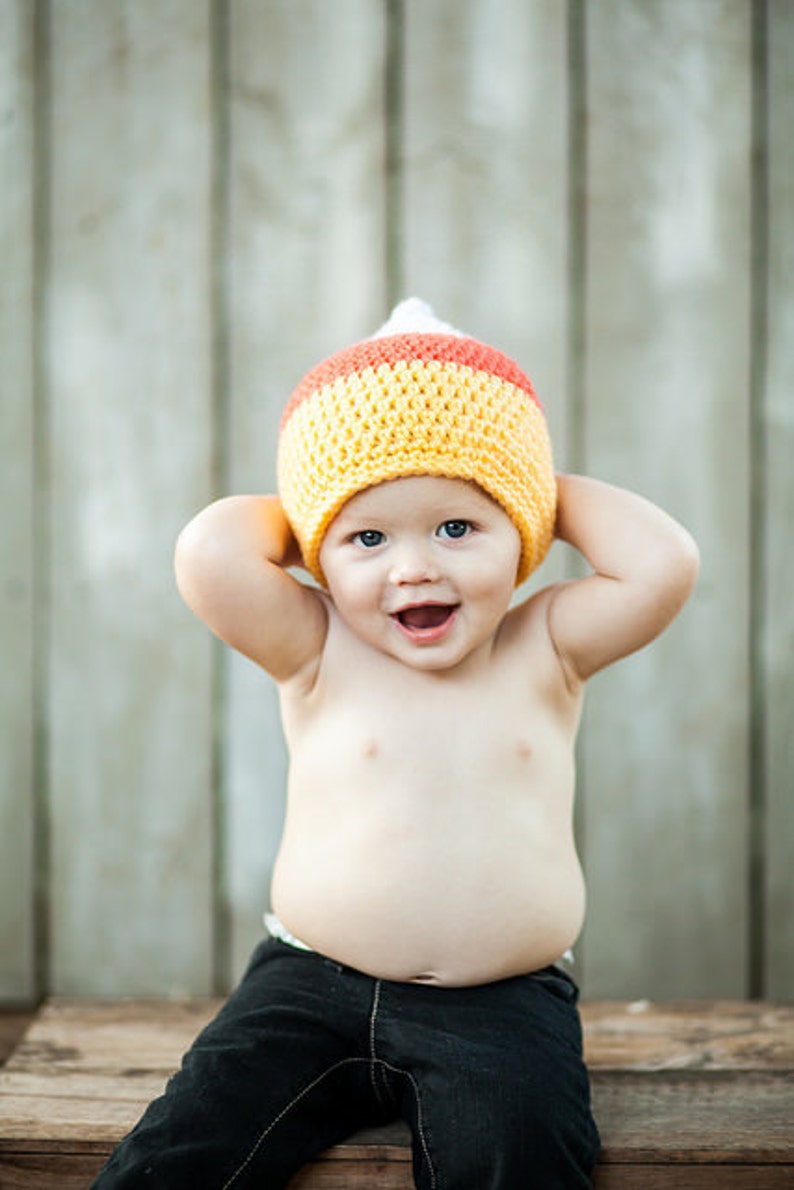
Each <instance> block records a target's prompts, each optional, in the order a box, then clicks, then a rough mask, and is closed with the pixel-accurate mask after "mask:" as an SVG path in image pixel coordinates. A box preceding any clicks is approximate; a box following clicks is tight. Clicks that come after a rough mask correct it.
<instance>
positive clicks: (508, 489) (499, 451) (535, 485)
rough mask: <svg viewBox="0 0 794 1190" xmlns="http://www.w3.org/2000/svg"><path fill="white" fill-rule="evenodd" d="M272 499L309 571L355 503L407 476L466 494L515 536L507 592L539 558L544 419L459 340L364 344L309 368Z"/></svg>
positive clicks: (523, 379) (316, 568) (316, 572)
mask: <svg viewBox="0 0 794 1190" xmlns="http://www.w3.org/2000/svg"><path fill="white" fill-rule="evenodd" d="M277 469H278V489H279V494H280V497H281V501H282V504H283V507H284V511H285V513H286V515H287V518H288V520H289V522H290V524H291V526H292V529H293V532H294V533H295V536H296V538H297V540H298V543H299V545H300V547H301V551H302V554H303V560H304V564H305V565H306V568H307V569H308V570H309V572H310V573H311V574H312V575H313V576H314V577H315V578H316V579H317V580H318V581H319V582H320V583H322V584H323V585H325V577H324V575H323V572H322V568H321V566H320V562H319V554H320V548H321V546H322V542H323V539H324V537H325V534H326V532H327V530H328V528H329V526H330V524H331V522H332V521H333V519H334V517H335V516H336V515H337V513H338V512H339V511H340V509H341V508H342V506H343V505H344V504H345V503H346V502H347V501H348V500H349V499H350V498H351V497H352V496H354V495H355V494H356V493H357V492H360V491H363V490H364V489H365V488H368V487H371V486H373V485H374V484H377V483H385V482H387V481H389V480H392V479H398V478H401V477H404V476H410V475H437V476H442V477H446V478H451V479H465V480H470V481H473V482H475V483H477V484H478V485H479V486H480V487H481V488H482V489H483V490H484V491H485V492H487V494H488V495H490V496H491V497H492V498H493V499H495V500H496V501H498V503H499V504H501V506H502V507H503V508H504V510H505V512H506V513H507V515H508V516H509V517H510V518H511V520H512V521H513V523H514V524H515V526H516V528H517V529H518V532H519V534H520V537H521V558H520V562H519V566H518V573H517V577H516V583H517V584H518V583H521V582H523V581H524V579H525V578H526V577H527V576H528V575H529V574H530V573H531V571H532V570H534V569H535V568H536V567H537V566H538V565H539V564H540V562H542V560H543V558H544V557H545V555H546V553H547V551H548V549H549V546H550V544H551V540H552V537H553V531H554V519H555V512H556V508H555V503H556V481H555V475H554V466H553V461H552V453H551V443H550V441H549V435H548V430H547V426H546V420H545V417H544V414H543V410H542V407H541V405H540V402H539V400H538V398H537V396H536V394H535V391H534V389H533V387H532V384H531V382H530V380H529V378H528V377H527V376H526V375H525V373H524V372H523V371H522V370H521V369H520V368H519V367H518V365H517V364H516V363H515V362H514V361H513V360H511V359H510V358H509V357H508V356H506V355H504V354H503V353H502V352H500V351H498V350H497V349H496V348H494V347H489V346H488V345H486V344H484V343H480V342H479V341H478V340H476V339H472V338H469V337H467V336H462V335H460V334H454V333H453V334H438V333H424V332H420V333H407V334H398V335H387V336H385V337H376V338H373V339H365V340H364V341H363V342H361V343H357V344H355V345H354V346H352V347H347V348H345V349H343V350H342V351H339V352H336V353H335V354H334V355H331V356H329V357H328V359H325V360H323V361H321V362H320V363H319V364H317V365H316V366H315V367H314V368H312V369H311V370H310V371H309V372H308V373H307V374H306V376H304V378H303V380H301V382H300V383H299V384H298V386H297V388H296V389H295V390H294V392H293V393H292V395H291V397H290V399H289V401H288V403H287V406H286V408H285V410H284V414H283V417H282V421H281V432H280V437H279V448H278V463H277Z"/></svg>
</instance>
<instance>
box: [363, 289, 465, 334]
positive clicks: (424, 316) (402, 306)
mask: <svg viewBox="0 0 794 1190" xmlns="http://www.w3.org/2000/svg"><path fill="white" fill-rule="evenodd" d="M410 334H420V335H455V336H456V337H457V338H460V339H462V338H465V336H464V335H463V333H462V331H458V330H455V328H454V326H450V324H449V323H448V322H442V321H441V319H440V318H436V315H435V313H434V312H433V308H432V306H430V304H429V303H428V302H425V301H423V300H422V299H421V298H417V297H409V298H405V299H404V300H403V301H401V302H398V303H397V305H396V306H395V307H394V309H393V310H392V312H391V314H390V315H389V318H388V320H387V321H386V322H384V324H383V326H381V327H379V328H378V330H377V331H375V334H374V335H371V336H370V337H371V338H372V339H383V338H385V337H386V336H387V335H410Z"/></svg>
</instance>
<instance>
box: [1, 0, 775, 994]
mask: <svg viewBox="0 0 794 1190" xmlns="http://www.w3.org/2000/svg"><path fill="white" fill-rule="evenodd" d="M0 55H1V56H2V59H1V62H0V175H1V177H2V181H1V183H0V218H1V219H2V270H0V292H1V293H2V321H1V323H0V335H1V339H0V341H1V342H2V348H1V350H2V362H1V366H0V384H1V385H2V431H1V433H2V437H1V438H0V541H1V544H2V548H1V549H0V565H1V566H2V571H1V572H0V599H2V621H1V623H0V632H1V633H2V670H1V671H0V793H1V796H2V802H0V997H2V998H4V999H7V1000H20V999H27V998H30V997H33V996H35V995H37V994H40V993H41V992H43V991H50V990H51V991H54V992H56V993H61V994H91V995H108V996H115V995H124V994H136V995H141V994H143V995H146V994H160V995H162V994H169V993H173V994H178V993H180V992H193V993H204V992H208V991H211V990H215V991H218V990H223V989H224V988H225V987H226V986H228V984H229V981H230V980H231V979H232V978H233V977H234V976H235V975H236V974H237V973H238V972H239V970H240V968H241V965H242V964H243V962H244V960H245V956H246V954H247V952H248V950H249V947H250V946H251V944H252V942H253V941H254V939H255V938H256V936H257V935H258V933H259V931H260V928H261V926H260V914H261V910H262V908H263V907H264V903H265V901H266V896H267V885H268V875H269V869H270V867H271V864H272V859H273V856H274V853H275V848H276V845H277V841H278V834H279V828H280V823H281V818H282V812H283V792H282V790H283V781H284V769H285V762H284V756H283V748H282V744H281V739H280V734H279V728H278V725H277V719H276V716H275V700H274V696H273V691H272V690H271V688H270V686H269V684H268V681H267V680H266V679H265V678H264V677H263V676H262V675H261V674H260V673H259V672H258V671H257V670H256V669H255V668H254V667H253V666H251V665H249V664H248V663H246V662H244V661H242V660H240V659H238V658H235V657H233V656H231V655H229V654H228V653H227V652H224V651H223V650H221V649H220V648H216V647H215V646H214V644H213V643H212V642H211V641H210V639H209V637H208V635H207V633H206V632H205V630H204V629H203V628H202V626H201V625H200V624H198V623H197V622H195V621H193V620H192V619H191V617H190V615H189V613H188V612H187V611H186V610H185V609H184V608H183V607H182V605H181V604H180V601H179V599H178V597H177V594H176V592H175V589H174V585H173V581H172V577H171V555H172V549H173V543H174V540H175V537H176V534H177V532H178V530H179V529H180V528H181V526H182V525H183V524H184V523H185V521H186V520H187V519H188V518H189V516H190V515H191V514H192V513H193V512H194V511H195V510H196V509H197V508H198V507H200V506H201V505H202V504H204V503H206V502H207V501H208V500H209V499H210V498H212V497H213V496H215V495H219V494H221V493H225V492H229V491H242V490H249V491H250V490H253V491H261V490H267V489H268V488H270V487H271V486H272V484H273V462H274V454H275V449H274V448H275V430H276V426H277V421H278V416H279V412H280V409H281V407H282V405H283V402H284V400H285V397H286V395H287V393H288V392H289V390H290V388H291V387H292V386H293V384H294V383H295V382H296V380H297V379H298V378H299V377H300V375H301V374H302V372H303V371H304V370H305V369H306V368H307V367H309V366H310V365H311V364H313V363H314V362H316V361H317V360H318V359H319V358H321V356H322V355H324V354H326V353H327V352H329V351H331V350H333V349H335V348H337V347H340V346H343V345H344V344H346V343H348V342H351V341H353V340H355V339H357V338H359V337H362V336H363V335H365V334H367V333H369V331H370V330H371V329H373V328H374V327H375V326H376V325H377V324H378V322H379V321H380V320H381V318H382V316H383V315H384V314H385V313H386V311H387V308H388V306H389V303H390V301H391V300H392V299H394V298H396V297H398V296H402V295H404V294H407V293H418V294H420V295H422V296H424V297H426V298H427V299H428V300H430V301H431V302H432V303H433V304H434V305H435V307H436V309H437V311H438V313H439V314H440V315H441V316H443V317H444V318H447V319H449V320H450V321H452V322H454V323H456V324H457V325H459V326H461V327H463V328H464V329H466V330H468V331H469V332H470V333H472V334H474V335H477V336H479V337H481V338H484V339H487V340H490V341H492V342H494V343H497V344H499V345H500V346H502V347H503V348H504V349H505V350H507V351H508V352H510V353H512V354H513V355H515V356H516V357H517V358H518V359H520V360H521V362H522V363H523V364H524V366H525V367H526V369H527V370H528V371H529V373H530V374H531V375H532V376H533V378H534V379H535V381H536V384H537V388H538V391H539V393H540V394H541V397H542V399H543V401H544V403H545V405H546V408H547V410H548V414H549V418H550V421H551V425H552V431H553V435H554V439H555V443H556V449H557V458H558V463H559V466H560V467H561V468H567V469H582V470H586V471H589V472H590V473H592V474H595V475H598V476H600V477H602V478H606V479H610V480H613V481H615V482H618V483H625V484H627V485H629V486H633V487H635V488H636V489H638V490H640V491H642V492H644V493H645V494H647V495H649V496H650V497H651V498H652V499H655V500H657V501H659V502H660V503H661V504H662V505H664V506H665V507H667V508H669V509H670V510H671V511H672V512H673V513H674V514H675V515H677V516H678V517H680V518H681V519H682V520H683V521H684V522H685V523H686V524H687V525H688V526H689V527H690V528H691V529H692V531H693V532H694V533H695V535H696V537H697V538H698V540H699V542H700V545H701V549H702V555H703V574H702V581H701V583H700V586H699V589H698V592H697V595H696V597H695V598H694V599H693V601H692V603H691V604H690V606H689V607H688V608H687V610H686V611H685V613H684V614H683V616H682V617H681V618H680V620H679V621H678V622H677V623H676V624H675V626H674V627H673V628H672V629H671V631H670V632H669V633H668V634H667V635H666V636H665V637H664V638H663V639H662V640H661V641H660V642H658V643H657V644H656V645H654V646H653V647H652V648H650V649H649V650H647V651H645V652H644V653H642V654H641V655H640V656H638V657H636V658H634V659H632V660H630V661H627V662H624V663H623V664H621V665H620V666H618V667H616V668H615V669H614V670H613V671H611V672H610V673H608V674H606V675H604V676H602V677H599V678H597V679H596V680H595V681H594V683H593V687H592V690H591V693H590V702H589V710H588V713H587V716H586V722H585V727H584V734H583V738H582V744H581V750H580V760H581V784H580V796H579V818H578V822H577V827H578V832H579V839H580V845H581V851H582V855H583V859H584V862H585V866H586V869H587V875H588V880H589V888H590V913H589V920H588V924H587V927H586V932H585V934H584V937H583V939H582V942H581V945H580V948H579V958H580V973H581V978H582V980H583V983H584V988H585V991H586V993H587V994H588V995H594V996H595V995H597V996H605V995H617V996H650V997H661V996H701V995H710V996H743V995H746V994H754V995H757V994H766V995H768V996H773V997H777V998H791V997H793V996H794V945H793V944H794V912H793V911H792V892H794V721H793V720H794V716H793V708H794V665H793V664H792V662H793V660H794V647H793V646H794V598H792V592H794V548H793V547H794V541H793V539H792V521H793V520H794V355H793V354H792V343H794V296H793V292H794V285H793V284H792V281H793V279H794V226H793V225H792V224H793V220H792V215H794V161H793V160H792V144H793V143H794V138H793V137H792V129H794V5H792V4H791V3H788V2H787V0H755V2H752V0H598V3H591V4H587V3H585V2H584V0H568V3H565V2H564V0H335V2H334V3H329V2H328V0H227V2H223V0H204V2H203V3H196V2H194V0H49V2H47V0H35V2H34V0H0ZM560 549H561V547H556V550H557V551H559V550H560ZM568 565H569V560H568V558H566V557H564V556H562V555H561V554H559V553H558V552H555V553H554V554H553V556H552V559H551V560H550V562H549V563H548V564H547V567H546V569H545V572H544V575H542V576H541V577H546V578H548V576H549V575H550V574H552V575H553V574H557V573H559V572H560V570H561V568H564V567H567V566H568Z"/></svg>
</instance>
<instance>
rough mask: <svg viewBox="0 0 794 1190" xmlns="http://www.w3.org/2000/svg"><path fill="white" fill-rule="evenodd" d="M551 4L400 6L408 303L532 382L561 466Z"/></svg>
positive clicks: (559, 105)
mask: <svg viewBox="0 0 794 1190" xmlns="http://www.w3.org/2000/svg"><path fill="white" fill-rule="evenodd" d="M566 36H567V29H566V20H565V9H564V6H563V5H560V4H556V3H554V0H540V2H537V3H533V4H521V3H515V2H514V0H496V2H493V0H465V3H459V2H458V0H441V2H439V3H435V4H433V5H430V6H427V5H423V4H422V3H421V2H420V0H409V2H408V3H407V4H406V6H405V47H404V75H403V83H402V87H403V104H402V109H403V110H402V127H403V142H402V161H403V169H402V174H401V202H400V207H399V209H400V211H401V213H402V218H403V227H402V236H401V241H400V242H401V244H402V258H401V273H402V274H403V276H404V288H405V290H406V291H407V292H410V293H417V294H418V295H420V296H422V297H424V298H425V299H426V300H428V301H430V302H431V304H433V305H434V306H435V307H436V312H437V313H438V315H439V317H441V318H444V319H446V320H447V321H449V322H451V323H453V324H454V325H455V326H458V327H460V329H461V330H463V331H465V332H467V333H468V334H471V335H474V336H475V337H478V338H481V339H484V340H485V341H487V342H491V343H494V344H495V345H496V346H499V347H501V348H502V349H503V350H504V351H506V352H508V354H511V355H513V356H514V358H516V359H517V360H519V362H520V363H521V364H522V366H523V367H524V368H525V370H526V371H527V372H528V374H529V375H530V376H531V377H532V379H533V382H534V384H535V387H536V389H537V391H538V394H539V396H540V399H541V401H542V402H543V404H544V408H545V409H546V412H547V416H548V419H549V425H550V429H551V433H552V440H553V442H554V444H555V449H556V452H557V461H558V463H559V465H560V467H561V468H562V467H565V466H566V465H567V464H568V461H569V460H568V458H567V455H568V449H567V448H568V406H567V400H566V398H567V388H568V360H567V347H568V342H567V303H568V249H569V243H568V222H567V205H568V150H567V137H568V75H567V42H566Z"/></svg>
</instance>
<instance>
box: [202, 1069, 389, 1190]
mask: <svg viewBox="0 0 794 1190" xmlns="http://www.w3.org/2000/svg"><path fill="white" fill-rule="evenodd" d="M365 1060H366V1059H364V1058H342V1059H341V1061H339V1062H335V1063H334V1065H333V1066H329V1067H328V1069H327V1070H324V1071H323V1073H322V1074H318V1075H317V1077H316V1078H315V1079H313V1080H312V1081H311V1082H310V1083H308V1085H307V1086H305V1087H304V1088H303V1089H302V1090H301V1091H299V1092H298V1094H297V1095H295V1096H293V1098H292V1099H291V1100H290V1101H289V1103H287V1104H286V1105H285V1106H284V1107H283V1108H282V1109H281V1111H280V1112H279V1113H278V1115H277V1116H274V1118H273V1119H272V1120H271V1121H270V1123H269V1124H268V1125H267V1127H266V1128H264V1129H263V1130H262V1131H261V1132H260V1134H259V1136H258V1137H257V1138H256V1140H255V1142H254V1144H253V1145H252V1146H251V1149H250V1151H249V1153H248V1155H247V1157H246V1158H245V1160H244V1161H243V1162H241V1164H240V1165H238V1166H237V1168H236V1169H235V1170H234V1172H233V1173H232V1174H231V1176H230V1177H229V1178H228V1179H227V1181H225V1182H224V1183H223V1186H222V1187H221V1190H228V1188H229V1187H230V1186H232V1185H233V1184H234V1183H235V1182H236V1181H237V1179H238V1178H239V1177H240V1176H241V1174H243V1173H244V1172H245V1170H246V1169H247V1168H248V1166H249V1165H250V1164H251V1162H252V1161H253V1160H254V1158H255V1156H256V1154H257V1151H258V1150H259V1148H260V1147H261V1146H262V1144H263V1143H264V1141H265V1140H266V1139H267V1137H268V1134H269V1133H270V1132H272V1130H273V1129H274V1128H275V1126H276V1124H278V1123H280V1121H281V1120H283V1119H284V1117H285V1116H286V1115H287V1113H288V1112H290V1111H291V1110H292V1109H293V1107H295V1106H296V1104H298V1103H300V1101H301V1099H303V1098H305V1096H306V1095H309V1094H310V1093H311V1092H312V1091H313V1090H314V1089H315V1088H316V1087H318V1086H319V1085H320V1083H321V1082H322V1081H323V1079H325V1078H327V1077H328V1075H329V1074H333V1073H334V1071H335V1070H339V1069H341V1067H342V1066H350V1065H351V1064H353V1063H356V1062H364V1061H365Z"/></svg>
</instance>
